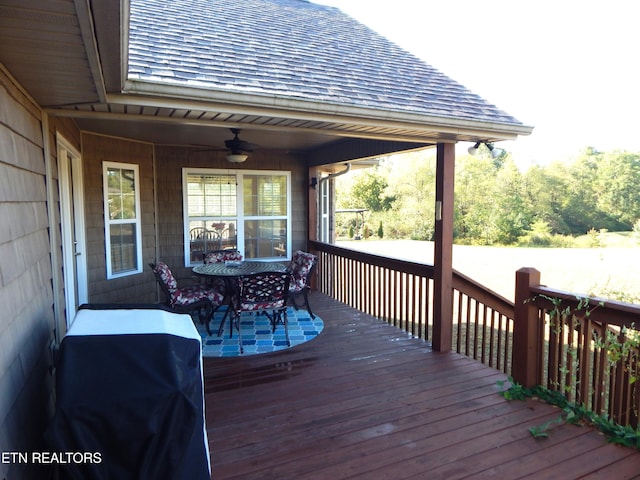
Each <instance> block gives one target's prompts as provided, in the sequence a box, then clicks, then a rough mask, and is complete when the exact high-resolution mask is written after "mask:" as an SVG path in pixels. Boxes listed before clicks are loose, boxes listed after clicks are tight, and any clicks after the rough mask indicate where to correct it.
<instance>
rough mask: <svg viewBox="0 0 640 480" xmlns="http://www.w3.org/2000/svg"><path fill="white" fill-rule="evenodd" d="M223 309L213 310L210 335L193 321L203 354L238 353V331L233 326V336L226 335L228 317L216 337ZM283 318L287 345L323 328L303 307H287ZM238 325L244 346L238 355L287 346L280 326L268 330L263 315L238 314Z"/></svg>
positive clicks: (231, 355) (270, 350) (302, 340)
mask: <svg viewBox="0 0 640 480" xmlns="http://www.w3.org/2000/svg"><path fill="white" fill-rule="evenodd" d="M224 313H225V310H223V309H220V310H219V311H217V312H216V313H215V315H214V317H213V321H212V322H211V335H210V336H207V332H206V331H205V328H204V325H202V324H200V322H198V323H197V324H196V325H197V327H198V331H199V332H200V336H201V337H202V356H203V357H237V356H240V349H239V347H238V331H237V330H234V331H233V337H232V338H229V321H230V319H229V318H227V322H226V323H225V328H224V333H223V334H222V336H221V337H218V327H219V326H220V321H221V320H222V317H223V316H224ZM287 318H288V321H289V340H290V341H291V347H295V346H296V345H300V344H301V343H305V342H308V341H310V340H313V339H314V338H316V337H317V336H318V335H320V332H322V329H323V328H324V323H323V321H322V320H321V319H320V318H318V316H316V318H315V319H312V318H311V317H310V316H309V313H308V312H307V311H306V310H295V309H293V308H289V309H288V310H287ZM240 325H241V329H242V345H243V347H244V353H243V354H242V356H247V355H257V354H260V353H270V352H276V351H278V350H284V349H286V348H291V347H287V341H286V339H285V335H284V326H282V325H278V326H277V328H276V331H275V333H271V323H270V322H269V319H268V318H267V317H266V316H264V315H258V316H256V315H255V314H254V315H251V314H248V313H246V314H242V316H241V317H240Z"/></svg>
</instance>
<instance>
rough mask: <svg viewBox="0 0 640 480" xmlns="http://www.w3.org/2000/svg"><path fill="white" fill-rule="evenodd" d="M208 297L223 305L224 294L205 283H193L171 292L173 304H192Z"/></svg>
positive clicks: (215, 303) (213, 301)
mask: <svg viewBox="0 0 640 480" xmlns="http://www.w3.org/2000/svg"><path fill="white" fill-rule="evenodd" d="M205 298H208V299H209V300H210V301H211V303H212V304H213V305H222V302H223V301H224V295H223V294H222V293H220V292H219V291H217V290H215V289H211V288H207V287H206V286H204V285H191V286H189V287H183V288H177V289H175V290H174V291H172V292H171V305H190V304H192V303H195V302H199V301H200V300H203V299H205Z"/></svg>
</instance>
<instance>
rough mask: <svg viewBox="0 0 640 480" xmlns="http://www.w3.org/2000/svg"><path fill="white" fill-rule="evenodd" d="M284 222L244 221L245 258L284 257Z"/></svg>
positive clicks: (285, 229)
mask: <svg viewBox="0 0 640 480" xmlns="http://www.w3.org/2000/svg"><path fill="white" fill-rule="evenodd" d="M286 245H287V221H286V220H246V221H245V222H244V251H245V257H246V258H268V257H280V256H286V255H287V250H286V248H287V247H286Z"/></svg>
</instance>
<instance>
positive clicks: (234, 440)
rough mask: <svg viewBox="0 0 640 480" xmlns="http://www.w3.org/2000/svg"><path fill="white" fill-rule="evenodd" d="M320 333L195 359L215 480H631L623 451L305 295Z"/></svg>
mask: <svg viewBox="0 0 640 480" xmlns="http://www.w3.org/2000/svg"><path fill="white" fill-rule="evenodd" d="M311 302H312V304H313V307H314V311H315V312H316V313H317V314H318V316H320V317H321V318H322V319H323V320H324V322H325V330H324V331H323V332H322V334H321V335H320V336H319V337H318V338H316V339H314V340H313V341H311V342H309V343H306V344H304V345H300V346H298V347H296V348H293V349H289V350H285V351H282V352H279V353H274V354H267V355H256V356H250V357H243V358H229V359H223V358H215V359H214V358H208V359H205V360H204V375H205V395H206V408H207V410H206V418H207V431H208V436H209V444H210V449H211V452H212V474H213V477H214V478H218V479H230V478H242V479H251V478H305V479H312V478H318V479H326V478H333V479H343V478H376V479H382V478H390V479H394V480H397V479H403V478H416V479H422V478H426V476H427V475H428V477H429V478H446V479H455V478H558V479H563V480H566V479H571V478H607V479H608V478H616V479H623V478H637V475H638V472H640V455H638V453H637V451H636V450H633V449H630V448H625V447H620V446H615V445H612V444H608V443H606V441H605V438H604V437H603V436H602V435H601V434H599V433H598V432H597V431H596V430H594V429H593V428H591V427H578V426H575V425H567V424H564V423H559V424H554V425H553V427H552V428H551V429H550V430H549V437H548V438H540V439H536V438H534V437H533V436H531V434H530V433H529V431H528V429H529V428H531V427H537V426H541V425H542V424H544V423H545V422H549V421H553V420H554V419H557V418H558V416H559V414H560V411H559V409H557V408H554V407H552V406H550V405H547V404H544V403H542V402H538V401H533V400H529V401H526V402H524V401H515V400H512V401H508V400H505V399H504V398H503V397H502V396H501V395H499V394H498V391H499V387H498V385H497V383H496V382H498V381H500V380H504V379H505V378H506V375H505V374H504V373H501V372H499V371H497V370H496V369H493V368H490V367H487V366H485V365H483V364H482V363H480V362H478V361H476V360H474V359H472V358H469V357H467V356H464V355H461V354H458V353H455V352H448V353H438V352H434V351H433V350H432V348H431V344H430V342H428V341H425V340H422V339H419V338H415V337H413V336H411V335H409V334H407V333H406V332H404V331H403V330H401V329H400V328H398V327H394V326H392V325H388V324H386V323H384V322H381V321H380V320H378V319H376V318H374V317H372V316H370V315H368V314H365V313H362V312H361V311H359V310H356V309H354V308H351V307H349V306H347V305H345V304H344V303H341V302H338V301H336V300H334V299H332V298H330V297H329V296H327V295H325V294H322V293H318V292H313V293H312V296H311Z"/></svg>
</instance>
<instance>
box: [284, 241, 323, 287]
mask: <svg viewBox="0 0 640 480" xmlns="http://www.w3.org/2000/svg"><path fill="white" fill-rule="evenodd" d="M317 258H318V257H316V256H315V255H314V254H312V253H308V252H303V251H302V250H298V251H297V252H295V253H294V254H293V258H292V259H291V264H290V265H289V271H290V273H291V283H290V284H289V291H290V292H292V293H296V292H300V291H302V290H303V289H304V288H306V286H307V277H308V275H309V272H310V271H311V269H312V268H313V266H314V265H315V262H316V260H317Z"/></svg>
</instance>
